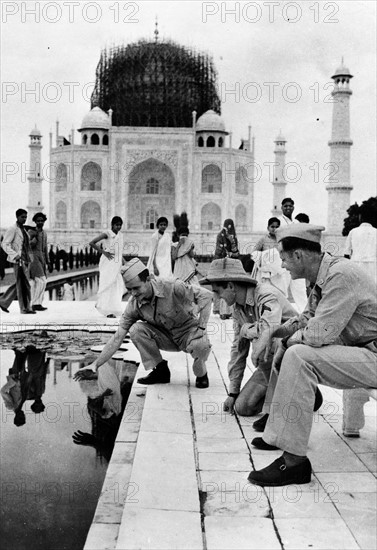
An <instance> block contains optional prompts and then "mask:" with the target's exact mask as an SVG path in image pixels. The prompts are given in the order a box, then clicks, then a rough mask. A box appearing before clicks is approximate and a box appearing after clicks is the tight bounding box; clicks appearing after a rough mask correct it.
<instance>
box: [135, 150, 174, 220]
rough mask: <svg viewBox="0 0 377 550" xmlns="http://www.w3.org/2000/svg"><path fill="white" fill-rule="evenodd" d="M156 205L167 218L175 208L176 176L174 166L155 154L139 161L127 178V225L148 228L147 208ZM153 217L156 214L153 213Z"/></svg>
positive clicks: (155, 207)
mask: <svg viewBox="0 0 377 550" xmlns="http://www.w3.org/2000/svg"><path fill="white" fill-rule="evenodd" d="M150 209H154V210H155V211H156V212H158V213H159V215H160V216H166V217H167V218H168V219H169V218H172V217H173V214H174V212H175V178H174V174H173V171H172V169H171V168H170V167H169V166H168V165H167V164H166V163H164V162H161V161H160V160H158V159H155V158H149V159H146V160H144V161H142V162H140V163H139V164H137V165H136V166H135V167H134V168H133V169H132V171H131V173H130V175H129V178H128V212H127V221H128V227H129V228H132V229H145V228H146V226H147V223H148V228H149V224H150V223H155V222H154V221H153V220H152V219H151V221H148V222H147V221H146V212H148V210H150ZM152 217H153V216H152Z"/></svg>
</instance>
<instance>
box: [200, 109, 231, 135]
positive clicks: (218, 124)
mask: <svg viewBox="0 0 377 550" xmlns="http://www.w3.org/2000/svg"><path fill="white" fill-rule="evenodd" d="M196 131H197V132H223V133H227V132H226V130H225V124H224V121H223V119H222V118H221V116H220V115H218V114H217V113H215V111H212V110H209V111H206V112H205V113H204V115H202V116H201V117H199V118H198V120H197V123H196Z"/></svg>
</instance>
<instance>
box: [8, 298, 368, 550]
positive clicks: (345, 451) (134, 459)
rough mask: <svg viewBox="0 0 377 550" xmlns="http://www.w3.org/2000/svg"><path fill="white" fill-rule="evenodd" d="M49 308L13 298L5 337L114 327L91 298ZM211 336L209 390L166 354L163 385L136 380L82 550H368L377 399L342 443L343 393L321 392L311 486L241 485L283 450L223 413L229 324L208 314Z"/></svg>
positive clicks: (181, 359)
mask: <svg viewBox="0 0 377 550" xmlns="http://www.w3.org/2000/svg"><path fill="white" fill-rule="evenodd" d="M48 305H49V309H48V311H46V312H43V313H38V314H37V315H35V316H30V315H20V314H19V313H17V312H16V311H17V310H18V305H17V304H16V303H13V304H12V306H11V313H10V314H8V315H6V314H2V330H3V331H8V330H30V329H31V328H34V327H36V324H37V327H38V328H40V327H41V326H44V325H48V326H49V327H50V328H53V327H55V329H56V330H61V329H62V330H66V329H67V328H68V326H72V325H75V326H78V325H83V326H85V327H87V328H88V330H94V329H95V330H98V328H99V327H103V330H108V331H112V330H114V329H115V326H116V324H117V321H116V320H111V319H104V318H103V317H101V316H100V315H99V314H98V313H97V312H96V310H95V309H94V304H93V302H50V303H49V304H48ZM209 333H210V336H211V341H212V343H213V353H212V354H211V356H210V358H209V361H208V370H209V378H210V388H208V389H206V390H199V389H196V388H195V377H194V375H193V373H192V371H191V368H190V365H191V363H192V359H191V357H189V356H187V355H186V354H184V353H179V354H177V353H166V354H165V355H166V358H167V359H168V361H169V365H170V369H171V372H172V381H171V383H170V384H168V385H156V386H151V387H145V386H141V385H138V384H137V383H135V384H134V385H133V389H132V392H131V395H130V398H129V401H128V404H127V407H126V409H125V412H124V417H123V422H122V424H121V427H120V430H119V432H118V437H117V440H116V443H115V447H114V451H113V455H112V459H111V462H110V464H109V467H108V470H107V475H106V479H105V482H104V485H103V490H102V495H101V498H100V500H99V502H98V506H97V509H96V512H95V515H94V518H93V524H92V527H91V529H90V531H89V533H88V538H87V541H86V545H85V550H105V549H106V550H110V549H111V550H113V549H117V550H126V549H127V550H128V549H153V550H157V549H161V550H162V549H164V550H165V549H169V550H178V549H190V550H193V549H208V550H220V549H224V550H225V549H226V550H231V549H234V550H236V549H237V550H242V549H245V550H246V549H248V550H249V549H257V550H261V549H269V550H271V549H297V550H302V549H305V548H310V549H313V550H316V549H326V550H327V549H330V548H331V549H333V550H335V549H342V550H351V549H358V548H361V549H374V548H376V519H375V518H376V516H375V514H376V488H377V487H376V476H377V473H376V472H377V468H376V447H377V445H376V402H375V401H374V400H372V401H370V402H369V403H368V404H367V405H366V406H365V413H366V426H365V428H364V429H363V431H362V434H361V438H360V439H347V438H344V437H343V436H342V429H341V428H342V396H341V391H335V390H332V389H330V388H326V387H321V390H322V392H323V394H324V398H325V400H324V404H323V406H322V407H321V409H320V411H319V414H318V413H317V414H316V415H315V420H314V426H313V431H312V437H311V440H310V449H309V456H310V460H311V462H312V465H313V471H314V474H313V476H312V482H311V483H310V484H307V485H301V486H300V485H294V486H288V487H278V488H266V489H263V488H261V487H256V486H253V485H250V484H248V482H247V475H248V473H249V472H250V470H251V469H252V468H255V469H260V468H262V467H264V466H266V465H267V464H269V463H270V462H271V461H272V460H274V459H275V458H276V457H277V456H279V455H280V454H281V452H280V451H276V452H267V451H259V450H256V449H254V448H253V447H252V446H251V445H250V441H251V439H252V438H253V437H254V436H255V435H256V433H255V432H254V430H253V428H252V422H253V420H254V419H255V418H250V419H248V418H242V417H240V418H237V417H235V416H229V415H225V413H223V412H222V403H223V401H224V399H225V398H226V383H227V373H226V365H227V361H228V357H229V350H230V344H231V339H232V323H231V321H220V320H219V318H218V317H212V318H211V319H210V326H209ZM135 354H137V352H136V350H134V351H133V352H131V355H132V357H130V355H129V352H127V353H126V356H127V357H128V358H130V359H137V357H136V356H135ZM251 372H252V367H251V365H249V374H250V373H251ZM141 374H144V369H143V367H142V366H140V367H139V371H138V373H137V376H139V375H141Z"/></svg>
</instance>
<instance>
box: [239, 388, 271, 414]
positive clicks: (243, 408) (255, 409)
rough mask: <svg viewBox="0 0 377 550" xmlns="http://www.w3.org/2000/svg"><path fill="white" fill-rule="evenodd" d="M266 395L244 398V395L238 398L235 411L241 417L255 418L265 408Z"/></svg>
mask: <svg viewBox="0 0 377 550" xmlns="http://www.w3.org/2000/svg"><path fill="white" fill-rule="evenodd" d="M264 398H265V395H263V396H260V395H259V396H253V397H252V398H251V399H250V397H249V396H246V395H245V396H243V395H242V393H241V394H240V395H239V396H238V397H237V399H236V401H235V403H234V409H235V411H236V413H237V414H239V415H240V416H255V415H257V414H259V413H260V412H261V410H262V408H263V403H264Z"/></svg>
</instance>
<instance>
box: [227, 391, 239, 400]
mask: <svg viewBox="0 0 377 550" xmlns="http://www.w3.org/2000/svg"><path fill="white" fill-rule="evenodd" d="M238 396H239V393H234V392H232V393H230V394H229V397H233V399H237V397H238Z"/></svg>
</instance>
